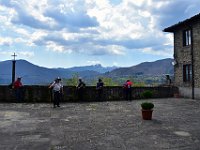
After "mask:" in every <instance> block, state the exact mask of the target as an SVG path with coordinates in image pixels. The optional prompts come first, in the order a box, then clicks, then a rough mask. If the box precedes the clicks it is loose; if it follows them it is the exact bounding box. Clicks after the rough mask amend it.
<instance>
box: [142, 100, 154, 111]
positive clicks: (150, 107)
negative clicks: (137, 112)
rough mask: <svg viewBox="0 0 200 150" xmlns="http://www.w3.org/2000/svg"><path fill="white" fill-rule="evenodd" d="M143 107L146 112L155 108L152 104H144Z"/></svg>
mask: <svg viewBox="0 0 200 150" xmlns="http://www.w3.org/2000/svg"><path fill="white" fill-rule="evenodd" d="M141 107H142V109H144V110H151V109H153V108H154V104H153V103H151V102H143V103H142V104H141Z"/></svg>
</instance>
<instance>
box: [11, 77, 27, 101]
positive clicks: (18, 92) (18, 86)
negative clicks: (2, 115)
mask: <svg viewBox="0 0 200 150" xmlns="http://www.w3.org/2000/svg"><path fill="white" fill-rule="evenodd" d="M13 88H14V90H15V100H16V102H21V101H23V99H24V97H23V89H22V88H23V85H22V82H21V77H18V78H17V80H16V81H15V82H14V83H13Z"/></svg>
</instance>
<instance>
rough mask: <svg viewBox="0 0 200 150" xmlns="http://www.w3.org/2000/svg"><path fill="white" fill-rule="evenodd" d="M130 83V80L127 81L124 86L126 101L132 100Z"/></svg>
mask: <svg viewBox="0 0 200 150" xmlns="http://www.w3.org/2000/svg"><path fill="white" fill-rule="evenodd" d="M132 84H133V83H132V82H131V81H130V80H127V81H126V83H125V84H124V88H125V93H126V100H131V99H132Z"/></svg>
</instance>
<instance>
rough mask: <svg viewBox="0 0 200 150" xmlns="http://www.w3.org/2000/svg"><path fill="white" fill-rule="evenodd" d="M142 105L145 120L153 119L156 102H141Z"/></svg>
mask: <svg viewBox="0 0 200 150" xmlns="http://www.w3.org/2000/svg"><path fill="white" fill-rule="evenodd" d="M141 107H142V110H141V111H142V118H143V119H144V120H151V119H152V112H153V108H154V104H153V103H151V102H143V103H142V104H141Z"/></svg>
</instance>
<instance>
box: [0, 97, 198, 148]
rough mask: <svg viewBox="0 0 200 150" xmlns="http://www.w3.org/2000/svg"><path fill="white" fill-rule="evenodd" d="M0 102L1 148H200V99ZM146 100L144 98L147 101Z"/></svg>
mask: <svg viewBox="0 0 200 150" xmlns="http://www.w3.org/2000/svg"><path fill="white" fill-rule="evenodd" d="M143 101H144V100H134V101H116V102H98V103H64V104H62V105H61V108H52V105H50V104H39V103H37V104H24V103H22V104H16V103H9V104H8V103H1V104H0V150H162V149H164V150H166V149H170V150H200V101H199V100H190V99H174V98H171V99H151V100H148V101H152V102H154V104H155V108H154V112H153V120H152V121H144V120H142V118H141V112H140V109H141V108H140V104H141V103H142V102H143ZM145 101H146V100H145Z"/></svg>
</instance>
